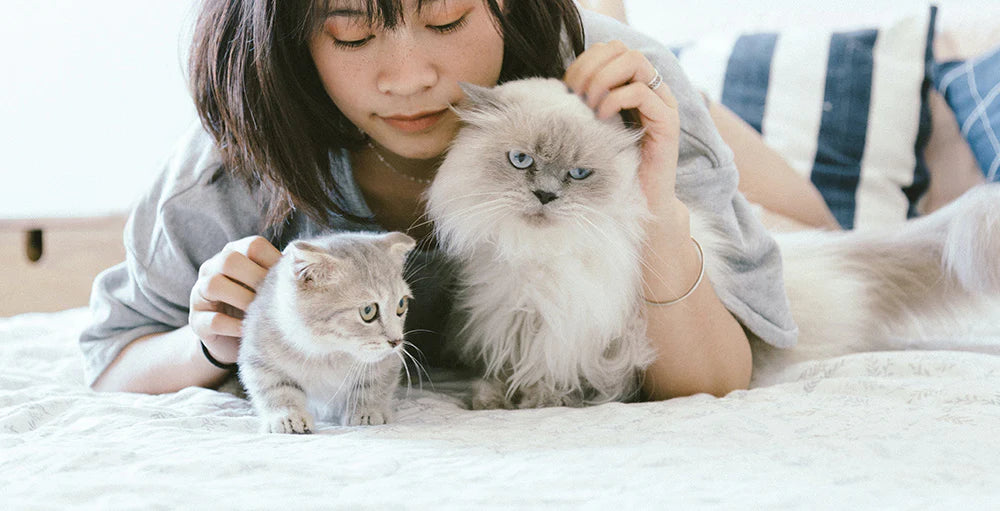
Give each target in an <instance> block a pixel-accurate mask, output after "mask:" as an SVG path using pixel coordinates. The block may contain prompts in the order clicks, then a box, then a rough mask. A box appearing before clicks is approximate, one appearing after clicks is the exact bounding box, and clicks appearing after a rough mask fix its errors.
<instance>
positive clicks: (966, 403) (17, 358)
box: [0, 309, 1000, 509]
mask: <svg viewBox="0 0 1000 511" xmlns="http://www.w3.org/2000/svg"><path fill="white" fill-rule="evenodd" d="M996 320H997V321H1000V313H998V315H997V317H996ZM86 321H87V312H86V310H84V309H73V310H67V311H64V312H59V313H51V314H26V315H20V316H14V317H11V318H7V319H2V320H0V507H3V508H4V509H65V508H70V507H72V508H98V509H163V508H170V509H183V508H227V509H277V508H296V509H320V508H322V509H327V508H338V509H366V508H378V509H381V508H388V507H390V506H391V507H400V506H401V507H403V508H408V509H425V508H432V507H433V508H459V509H475V508H523V507H559V508H574V509H575V508H609V507H613V506H614V507H622V508H625V509H629V508H651V507H656V508H676V509H691V508H706V507H712V508H728V509H734V508H736V509H782V508H799V509H802V508H808V509H823V508H837V509H856V508H867V509H930V508H934V509H986V508H993V507H995V506H996V505H997V504H998V503H1000V471H998V470H997V462H998V460H1000V435H998V432H1000V356H997V355H1000V351H998V347H1000V338H995V339H990V338H978V339H971V338H965V339H943V340H941V341H940V345H939V346H927V348H928V349H926V350H920V351H906V352H881V353H865V354H853V355H848V356H843V357H839V358H834V359H828V360H818V361H809V362H803V363H800V364H797V365H793V366H790V367H787V368H784V369H782V370H781V371H779V372H776V373H774V374H768V375H759V376H760V377H762V378H763V379H766V380H767V382H768V384H767V385H766V386H761V387H758V388H753V389H751V390H748V391H737V392H733V393H731V394H730V395H728V396H726V397H724V398H714V397H711V396H708V395H696V396H691V397H685V398H679V399H673V400H670V401H666V402H657V403H638V404H608V405H602V406H596V407H592V408H583V409H567V408H551V409H540V410H520V411H506V410H504V411H469V410H467V409H466V408H465V406H464V404H463V399H464V395H463V391H462V389H463V384H462V383H463V380H462V379H461V378H459V377H456V376H453V375H448V374H442V373H432V374H431V377H432V381H433V383H430V382H427V381H424V382H423V389H421V388H420V385H419V384H418V383H417V382H414V383H413V384H412V385H411V386H410V388H409V389H408V390H403V391H402V394H401V397H402V400H401V401H400V404H399V407H398V410H397V415H396V418H395V420H394V421H393V422H392V423H390V424H387V425H384V426H371V427H356V428H349V427H341V426H335V425H332V424H322V425H321V426H320V427H319V431H318V434H315V435H312V436H298V435H296V436H292V435H288V436H286V435H262V434H259V433H258V432H257V428H258V423H257V419H256V418H255V417H254V415H253V412H252V410H251V408H250V406H249V404H248V403H247V401H245V400H243V399H240V398H238V397H236V396H234V395H232V394H229V393H225V392H219V391H214V390H207V389H201V388H189V389H186V390H183V391H181V392H178V393H176V394H168V395H161V396H151V395H139V394H126V393H103V394H102V393H95V392H92V391H90V390H89V389H87V388H86V387H84V386H83V385H82V384H81V381H82V378H83V374H82V362H81V360H80V356H79V353H78V348H77V346H76V335H77V332H78V331H79V329H80V328H82V327H83V325H84V324H85V322H86ZM957 346H961V349H949V348H954V347H957ZM933 348H937V349H933Z"/></svg>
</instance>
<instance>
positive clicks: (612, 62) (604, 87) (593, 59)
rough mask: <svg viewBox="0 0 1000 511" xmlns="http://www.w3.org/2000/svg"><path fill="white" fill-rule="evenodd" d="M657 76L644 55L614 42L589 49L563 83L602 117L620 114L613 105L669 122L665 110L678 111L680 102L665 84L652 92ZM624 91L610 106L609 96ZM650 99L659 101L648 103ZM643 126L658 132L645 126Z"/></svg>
mask: <svg viewBox="0 0 1000 511" xmlns="http://www.w3.org/2000/svg"><path fill="white" fill-rule="evenodd" d="M656 73H657V71H656V68H655V67H653V65H652V64H651V63H650V62H649V60H647V59H646V57H645V56H644V55H643V54H642V52H639V51H637V50H631V49H629V48H627V47H626V46H625V45H624V44H623V43H621V42H620V41H611V42H608V43H598V44H595V45H593V46H591V47H590V48H588V49H587V51H585V52H584V53H582V54H581V55H580V56H579V58H577V60H576V61H574V62H573V64H571V65H570V67H569V69H567V71H566V75H565V78H564V80H565V81H566V84H567V85H568V86H569V87H570V88H571V89H573V90H574V91H576V92H577V93H579V94H581V96H582V97H583V98H584V100H585V101H586V102H587V105H588V106H590V107H591V108H592V109H594V110H595V112H597V113H598V116H599V117H602V118H605V117H609V116H611V115H613V114H615V113H617V112H618V110H615V111H611V106H610V105H612V104H628V105H630V107H629V108H637V109H639V110H640V112H639V113H640V114H641V115H642V116H643V117H644V118H646V119H659V120H663V119H669V117H668V114H667V113H666V112H665V111H664V110H663V109H664V108H667V109H672V110H676V109H677V100H676V98H675V97H674V95H673V93H672V92H671V91H670V87H669V86H668V85H667V84H666V83H663V84H662V85H660V86H659V87H658V88H657V89H656V90H655V91H654V90H652V89H650V88H649V86H648V84H649V83H650V82H651V81H652V80H653V77H655V76H656ZM633 85H636V87H633ZM638 85H641V86H642V87H645V89H643V88H641V87H638ZM621 88H626V89H628V90H627V91H620V93H619V94H617V96H618V98H617V99H616V100H614V101H613V102H612V103H607V101H606V100H607V98H608V96H610V95H611V94H612V93H615V92H616V91H618V89H621ZM642 96H645V97H642ZM647 98H649V99H658V100H659V101H647V100H646V99H647ZM605 104H606V105H607V106H604V105H605ZM646 119H644V121H645V120H646ZM643 126H644V127H646V128H647V129H649V128H651V127H652V128H657V127H654V126H648V125H646V124H645V123H644V124H643Z"/></svg>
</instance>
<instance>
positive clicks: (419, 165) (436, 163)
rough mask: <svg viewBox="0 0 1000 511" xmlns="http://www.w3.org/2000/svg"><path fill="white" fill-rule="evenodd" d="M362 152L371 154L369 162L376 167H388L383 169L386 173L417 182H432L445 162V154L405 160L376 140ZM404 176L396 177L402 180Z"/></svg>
mask: <svg viewBox="0 0 1000 511" xmlns="http://www.w3.org/2000/svg"><path fill="white" fill-rule="evenodd" d="M362 151H363V152H364V151H367V152H368V153H370V154H369V155H367V156H371V158H368V160H369V161H372V162H373V163H374V164H375V166H380V165H381V166H383V167H386V168H384V169H383V170H384V171H388V173H392V174H403V176H408V177H410V178H413V179H417V180H427V181H430V180H431V179H433V178H434V174H435V173H436V172H437V169H438V167H440V166H441V162H442V161H444V155H443V154H442V155H438V156H435V157H433V158H428V159H414V158H404V157H402V156H399V155H398V154H395V153H393V152H392V151H389V150H388V149H386V148H385V147H382V146H381V145H379V144H378V143H377V142H375V141H374V140H372V141H371V146H369V147H365V148H364V149H362ZM383 160H384V161H383ZM403 176H398V175H397V176H396V177H399V178H402V177H403Z"/></svg>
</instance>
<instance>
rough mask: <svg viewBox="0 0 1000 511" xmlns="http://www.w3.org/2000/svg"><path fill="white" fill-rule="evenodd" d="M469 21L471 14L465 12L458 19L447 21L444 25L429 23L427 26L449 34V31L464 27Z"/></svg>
mask: <svg viewBox="0 0 1000 511" xmlns="http://www.w3.org/2000/svg"><path fill="white" fill-rule="evenodd" d="M468 21H469V15H468V14H463V15H462V17H461V18H458V19H457V20H455V21H452V22H451V23H445V24H444V25H427V28H429V29H431V30H433V31H435V32H440V33H442V34H447V33H448V32H454V31H456V30H458V29H460V28H462V27H463V26H464V25H465V23H466V22H468Z"/></svg>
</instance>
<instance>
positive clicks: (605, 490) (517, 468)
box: [0, 0, 1000, 510]
mask: <svg viewBox="0 0 1000 511" xmlns="http://www.w3.org/2000/svg"><path fill="white" fill-rule="evenodd" d="M593 3H595V4H603V6H604V7H605V8H606V9H607V10H606V12H608V13H610V14H615V13H618V14H622V15H624V14H628V13H631V14H632V16H634V17H635V18H633V19H639V18H640V17H641V18H642V19H643V21H644V22H646V23H647V26H649V24H650V23H653V22H654V20H651V19H650V18H649V17H648V15H647V14H646V13H647V11H646V10H643V9H648V8H649V6H650V5H652V4H653V2H652V1H651V0H650V1H648V2H643V1H642V0H636V1H634V2H631V3H629V2H626V3H625V4H624V7H627V9H625V8H624V7H623V6H622V5H621V4H620V3H617V4H616V3H615V2H593ZM657 3H658V2H657ZM718 3H719V2H707V3H705V5H715V4H718ZM765 3H766V4H770V5H771V6H772V7H774V6H776V5H778V4H781V3H782V2H781V1H772V2H765ZM896 3H897V4H901V3H906V2H904V1H903V0H899V1H898V2H896ZM909 3H915V2H909ZM947 3H948V2H946V4H947ZM955 5H957V4H955ZM598 7H600V6H598ZM778 7H780V6H778ZM706 8H708V7H706ZM774 8H777V7H774ZM847 8H849V7H845V9H847ZM974 8H975V9H980V13H979V14H980V16H979V17H980V18H982V19H994V20H1000V13H997V12H996V7H994V10H993V11H989V10H988V9H987V10H982V6H981V5H977V6H975V7H974ZM887 9H888V8H887ZM990 12H993V15H994V16H995V17H994V18H990V17H989V16H988V14H989V13H990ZM758 20H763V21H762V23H763V22H764V21H769V20H772V18H768V17H766V16H761V17H760V18H758ZM852 22H853V21H852ZM765 24H766V23H765ZM993 26H1000V25H993ZM758 28H759V27H758ZM765 28H768V29H770V28H773V27H765ZM994 32H995V31H994ZM894 33H898V31H897V32H894ZM987 35H989V34H987ZM664 42H667V43H669V42H670V41H664ZM953 42H954V41H953ZM969 44H971V43H969ZM991 44H1000V40H998V41H995V42H994V43H991ZM956 47H957V48H958V49H960V50H963V51H965V52H966V53H974V52H978V51H980V50H981V49H983V48H986V47H987V46H984V45H980V46H976V50H969V49H968V48H969V46H968V45H963V44H958V45H957V46H956ZM961 53H962V52H961V51H959V52H957V53H956V54H955V57H956V58H971V57H972V55H968V54H966V55H962V54H961ZM682 61H683V58H682ZM694 74H696V73H693V75H694ZM710 75H711V73H707V74H706V76H710ZM923 78H924V77H921V79H923ZM703 88H706V89H707V87H703ZM914 108H916V107H914ZM945 108H947V106H945ZM886 110H888V109H886ZM935 119H937V117H935ZM951 119H952V120H951V121H950V122H951V123H954V122H955V121H954V116H952V117H951ZM765 122H766V121H765ZM935 129H936V128H935ZM943 132H944V131H942V130H939V131H936V133H943ZM919 133H920V130H919V128H917V127H914V129H913V133H912V135H913V136H914V137H916V138H919ZM948 133H950V134H951V135H954V137H955V139H956V140H958V141H962V140H963V133H961V132H960V130H958V129H957V128H955V127H952V131H950V132H948ZM936 136H939V138H940V135H936ZM772 142H774V139H772ZM775 143H778V142H775ZM941 143H943V142H938V144H941ZM907 144H909V147H911V148H912V147H913V145H914V144H913V143H912V142H907ZM934 144H935V142H934V141H933V140H932V141H931V142H930V145H932V146H933V145H934ZM779 145H780V144H779ZM960 149H961V151H964V152H960V156H955V155H956V154H959V153H955V152H947V151H945V152H943V153H942V152H939V153H938V156H934V157H929V158H928V159H929V160H933V159H934V158H938V159H939V160H940V161H942V162H944V163H945V165H944V167H948V168H950V170H945V171H942V170H940V168H942V166H939V167H938V168H939V170H935V169H934V168H932V169H931V170H930V174H931V176H930V178H931V181H932V183H931V188H930V190H929V191H928V192H927V194H925V197H930V199H931V200H932V201H934V200H936V201H938V202H944V201H946V200H948V199H950V198H951V197H953V196H954V195H956V194H958V193H961V189H964V188H965V187H967V186H969V184H974V183H972V182H975V181H976V180H978V181H980V182H981V181H982V180H983V176H982V175H980V174H978V172H979V169H977V168H976V163H975V159H974V158H973V156H974V155H973V154H972V152H971V150H970V148H969V145H968V144H966V145H964V146H962V147H961V148H960ZM789 154H792V153H789ZM789 158H790V159H794V158H791V156H789ZM956 158H964V159H962V160H961V162H962V165H961V166H968V168H970V169H974V170H972V171H971V172H972V174H974V175H975V176H976V177H975V179H971V182H970V180H969V179H966V180H965V181H963V179H965V178H961V177H960V176H958V175H957V174H955V173H956V172H957V169H955V167H957V166H960V165H958V164H957V163H956V162H957V161H958V160H956ZM793 163H794V162H793ZM907 165H909V166H910V167H913V165H912V164H910V163H907ZM807 170H808V169H807ZM941 172H951V174H950V175H947V176H946V178H938V177H937V176H940V175H941ZM890 174H892V172H890ZM897 174H898V173H897ZM914 175H915V174H913V173H912V172H911V174H910V175H909V176H908V179H910V180H911V181H912V179H913V176H914ZM955 183H964V185H956V184H955ZM911 184H912V183H911ZM949 184H950V186H952V187H955V186H958V188H961V189H958V190H956V189H948V188H947V186H948V185H949ZM890 185H892V183H890V184H889V185H886V186H883V189H890V190H891V191H890V192H887V195H889V196H892V195H893V193H897V192H899V190H900V189H899V187H898V186H897V187H896V188H895V189H892V186H890ZM886 187H888V188H886ZM897 195H898V193H897ZM887 203H888V204H894V202H893V201H892V200H888V201H887ZM849 207H850V208H864V207H870V206H859V205H857V204H852V205H850V206H849ZM932 209H934V205H933V204H930V205H928V203H927V201H926V200H925V201H924V202H922V203H920V204H903V205H902V209H901V210H899V211H900V212H899V215H900V218H899V221H902V220H903V219H904V218H905V217H906V216H907V215H908V214H918V213H920V212H924V211H928V210H932ZM851 211H855V209H851ZM869 211H872V210H869ZM874 217H879V218H885V215H872V214H870V213H865V214H858V215H853V214H851V215H850V216H849V217H845V218H850V219H851V221H854V222H855V223H856V224H857V225H853V227H857V228H864V225H863V221H861V220H859V219H864V218H874ZM839 218H840V217H838V219H839ZM991 316H992V317H987V318H983V319H984V320H985V321H994V322H997V323H1000V310H995V311H993V313H992V314H991ZM88 320H89V312H88V311H87V310H86V309H85V308H74V309H69V310H63V311H60V312H54V313H28V314H21V315H16V316H12V317H7V318H0V509H17V510H20V509H65V508H84V509H91V508H92V509H178V508H180V509H185V508H224V509H274V508H296V509H330V508H334V509H369V508H374V509H383V508H389V507H402V508H407V509H411V508H412V509H426V508H445V509H449V508H456V509H470V508H472V509H475V508H515V509H517V508H542V507H545V508H550V507H552V508H571V509H577V508H601V509H604V508H611V507H618V508H624V509H631V508H640V509H642V508H677V509H692V508H693V509H699V508H718V509H784V508H791V509H858V508H863V509H930V508H933V509H987V508H996V507H998V506H1000V470H997V466H998V464H1000V337H984V336H973V335H960V336H959V335H956V336H951V337H948V336H945V337H941V338H938V339H936V340H935V341H934V342H931V343H924V344H922V345H921V347H920V348H921V349H913V350H908V351H886V352H874V353H858V354H851V355H846V356H841V357H836V358H830V359H823V360H810V361H804V362H799V363H796V364H793V365H789V366H786V367H782V368H780V369H777V370H774V371H773V372H768V373H765V374H760V373H759V374H756V375H755V381H756V382H757V383H756V385H755V386H754V387H753V388H751V389H750V390H746V391H736V392H733V393H731V394H729V395H727V396H725V397H722V398H715V397H712V396H709V395H695V396H691V397H684V398H677V399H672V400H669V401H665V402H654V403H633V404H607V405H601V406H595V407H590V408H581V409H570V408H549V409H539V410H518V411H508V410H495V411H471V410H468V409H467V407H466V405H465V402H466V398H467V396H466V394H465V393H466V390H465V389H467V387H468V386H467V381H466V380H465V379H464V376H462V375H460V374H456V373H448V372H443V371H433V370H432V371H431V374H430V375H429V377H430V379H429V380H428V378H427V377H425V378H423V380H422V381H417V380H415V379H414V381H412V382H411V384H410V385H408V386H406V388H404V389H401V391H400V395H399V398H400V399H399V401H398V407H397V411H396V416H395V418H394V420H393V421H392V422H391V423H390V424H387V425H383V426H370V427H355V428H349V427H341V426H337V425H334V424H330V423H321V424H320V425H319V428H318V429H319V430H318V432H317V434H315V435H309V436H292V435H287V436H286V435H262V434H260V433H258V421H257V418H256V417H255V416H254V415H253V411H252V409H251V407H250V405H249V403H248V402H247V401H246V400H244V399H242V398H241V397H238V396H237V395H234V394H233V393H230V392H226V391H225V389H223V391H216V390H208V389H201V388H188V389H185V390H183V391H180V392H177V393H174V394H167V395H159V396H152V395H139V394H128V393H96V392H93V391H91V390H90V389H88V388H87V387H86V386H85V385H84V384H83V363H82V360H81V358H80V353H79V349H78V347H77V336H78V334H79V332H80V330H81V329H82V328H83V327H84V325H85V324H86V323H87V321H88ZM904 341H905V340H904Z"/></svg>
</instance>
